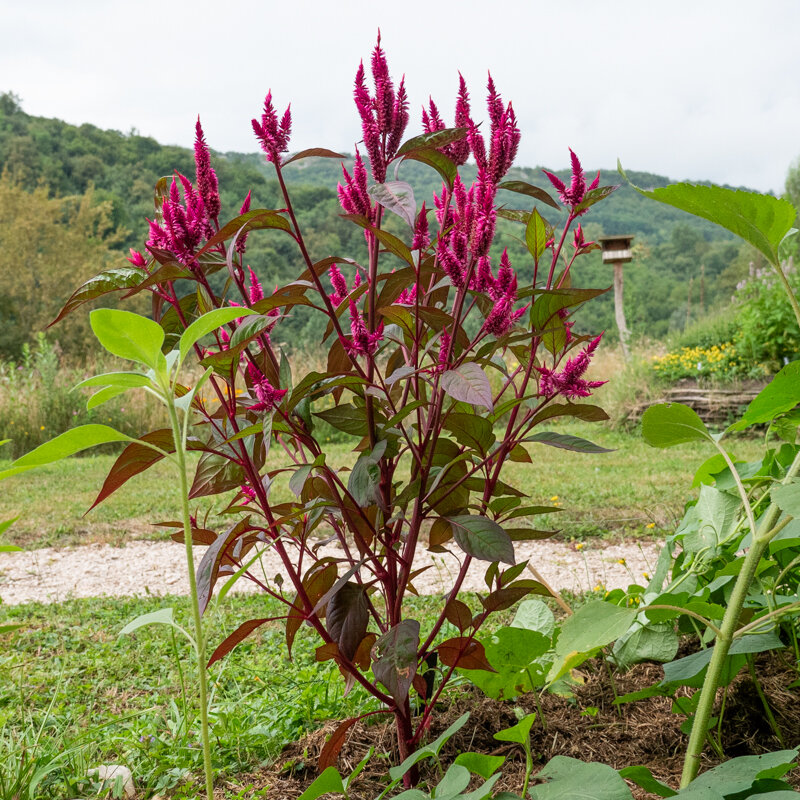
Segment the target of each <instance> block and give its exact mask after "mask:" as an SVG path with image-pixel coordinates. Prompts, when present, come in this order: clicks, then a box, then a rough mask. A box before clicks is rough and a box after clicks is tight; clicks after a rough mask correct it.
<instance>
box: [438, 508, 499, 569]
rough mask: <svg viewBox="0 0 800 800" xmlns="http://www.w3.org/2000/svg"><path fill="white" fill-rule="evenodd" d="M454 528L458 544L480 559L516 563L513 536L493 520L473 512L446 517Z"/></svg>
mask: <svg viewBox="0 0 800 800" xmlns="http://www.w3.org/2000/svg"><path fill="white" fill-rule="evenodd" d="M445 519H446V520H447V522H449V523H450V525H451V527H452V528H453V538H454V539H455V540H456V544H457V545H458V546H459V547H460V548H461V549H462V550H463V551H464V552H465V553H466V554H467V555H470V556H472V557H473V558H477V559H479V560H480V561H501V562H502V563H504V564H514V563H515V557H514V543H513V542H512V541H511V537H510V536H509V535H508V534H507V533H506V532H505V531H504V530H503V529H502V528H501V527H500V526H499V525H498V524H497V523H496V522H494V521H493V520H491V519H488V518H487V517H480V516H476V515H473V514H461V515H459V516H456V517H446V518H445Z"/></svg>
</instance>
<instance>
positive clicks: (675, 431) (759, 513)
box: [640, 184, 800, 788]
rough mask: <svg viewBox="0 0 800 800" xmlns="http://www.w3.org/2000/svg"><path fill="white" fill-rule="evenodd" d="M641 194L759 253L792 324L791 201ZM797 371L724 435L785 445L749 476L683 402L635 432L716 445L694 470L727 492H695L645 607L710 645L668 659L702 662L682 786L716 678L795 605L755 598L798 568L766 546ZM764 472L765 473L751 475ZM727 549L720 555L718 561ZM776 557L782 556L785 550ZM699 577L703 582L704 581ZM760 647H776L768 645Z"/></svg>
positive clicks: (695, 190) (782, 489) (784, 500)
mask: <svg viewBox="0 0 800 800" xmlns="http://www.w3.org/2000/svg"><path fill="white" fill-rule="evenodd" d="M640 191H641V190H640ZM643 193H644V194H646V195H648V196H650V197H653V198H654V199H656V200H660V201H661V202H664V203H668V204H670V205H673V206H675V207H678V208H681V209H683V210H685V211H689V212H690V213H693V214H696V215H698V216H701V217H704V218H705V219H709V220H711V221H713V222H716V223H717V224H719V225H722V226H723V227H726V228H728V229H729V230H731V231H732V232H733V233H735V234H737V235H739V236H741V237H742V238H743V239H745V241H747V242H749V243H750V244H752V245H753V246H754V247H755V248H757V249H758V250H759V251H760V252H761V253H762V254H763V256H764V257H765V258H766V259H767V260H768V262H769V263H770V265H771V266H772V268H773V269H774V272H775V275H776V276H777V279H778V281H779V282H780V284H781V285H782V286H783V287H784V289H785V290H786V293H787V297H788V300H789V303H790V305H791V307H792V309H793V311H794V314H795V317H796V319H797V321H798V324H800V306H799V305H798V301H797V298H796V297H795V295H794V293H793V292H792V289H791V285H790V283H789V281H788V279H787V276H786V274H785V272H784V268H783V265H782V262H781V258H780V251H781V246H782V244H783V242H784V241H785V239H786V238H787V237H788V236H789V235H791V234H792V233H795V232H796V231H794V229H793V228H792V225H793V223H794V220H795V216H796V211H795V209H794V208H793V207H792V206H791V204H789V203H787V202H785V201H781V200H777V199H776V198H774V197H769V196H764V195H755V194H750V193H746V192H737V191H731V190H727V189H722V188H719V187H705V186H691V185H688V184H678V185H675V186H670V187H666V188H663V189H656V190H654V191H649V192H643ZM799 371H800V362H794V363H791V364H788V365H787V366H786V367H784V368H783V369H782V370H781V371H780V372H779V373H778V374H777V375H776V376H775V378H774V380H773V381H772V382H771V383H770V384H769V385H768V386H767V387H766V388H765V389H764V390H763V391H762V392H761V393H760V394H759V395H758V396H757V397H756V398H755V399H754V400H753V401H752V403H751V404H750V405H749V407H748V408H747V410H746V412H745V414H744V416H743V417H742V419H741V420H739V421H738V422H736V423H734V424H733V425H732V426H730V428H729V429H728V430H727V431H725V432H724V433H732V432H734V431H740V430H744V429H747V428H749V427H751V426H753V425H756V424H769V425H770V428H771V430H774V431H776V432H779V433H780V435H781V436H783V437H784V438H787V439H789V441H786V442H784V444H783V446H782V447H781V448H780V449H779V450H777V451H771V452H768V453H767V456H766V457H765V459H764V460H763V462H762V464H760V465H758V468H757V469H756V470H755V471H752V470H751V471H747V470H744V469H742V468H741V467H740V466H739V465H737V464H736V463H735V461H734V459H733V458H732V457H731V455H730V454H729V453H728V451H727V450H726V449H725V447H724V446H723V444H722V443H721V441H722V438H723V436H724V433H723V434H721V435H712V434H711V433H710V431H708V429H707V428H706V426H705V425H704V423H703V422H702V421H701V420H700V418H699V417H698V416H697V414H695V412H694V411H692V410H691V409H690V408H688V407H686V406H682V405H680V404H673V405H659V406H654V407H652V408H650V409H648V411H647V412H646V414H645V416H644V418H643V420H642V432H643V435H644V437H645V439H646V440H647V441H648V443H649V444H651V445H653V446H654V447H661V448H665V447H672V446H675V445H678V444H681V443H684V442H689V441H705V442H707V443H708V444H710V445H711V446H712V447H714V448H715V449H716V450H717V455H716V456H714V458H713V459H712V460H711V461H710V462H707V463H706V464H705V465H704V467H703V468H702V469H701V474H702V475H704V476H706V477H707V476H709V475H712V474H715V473H717V472H720V471H722V470H725V469H727V476H726V477H727V481H728V487H729V492H726V491H724V490H721V489H720V488H711V487H709V486H704V487H703V488H702V490H701V495H700V499H699V500H698V502H697V504H696V505H695V506H694V508H693V509H692V510H690V512H689V514H688V515H687V517H688V519H685V520H684V523H685V524H684V526H683V530H682V531H679V533H681V544H682V547H683V552H682V553H681V554H680V556H679V562H680V567H679V568H680V572H681V574H680V575H679V576H678V577H677V578H676V579H675V580H673V582H672V583H671V585H670V587H669V590H668V592H667V594H666V595H661V596H659V597H656V598H655V599H654V601H653V602H652V604H650V605H649V608H648V607H646V608H645V610H644V614H646V615H647V616H648V617H651V615H652V614H653V613H654V612H655V613H656V617H657V618H660V619H663V616H662V613H663V612H666V613H667V614H668V615H674V616H681V615H688V616H689V617H691V619H693V620H695V621H699V622H700V623H701V624H702V625H703V628H704V632H703V638H704V640H713V641H714V645H713V648H710V649H709V651H705V652H702V653H699V654H697V655H696V656H694V657H689V660H690V661H691V664H687V659H682V662H683V663H682V664H681V662H676V664H677V665H678V666H674V667H673V668H672V670H671V672H672V673H673V677H674V676H675V674H678V675H680V676H681V677H687V667H688V672H693V674H697V672H699V669H697V668H698V667H700V665H701V664H702V666H703V667H705V677H704V680H703V686H702V689H701V691H700V695H699V699H698V701H697V710H696V713H695V716H694V720H693V723H692V729H691V735H690V739H689V745H688V750H687V755H686V760H685V764H684V770H683V775H682V780H681V786H682V788H686V787H689V786H690V785H691V784H692V781H693V780H694V779H695V777H696V775H697V772H698V769H699V764H700V755H701V752H702V748H703V744H704V741H705V739H706V736H707V732H708V730H709V727H710V723H711V713H712V708H713V704H714V700H715V697H716V690H717V687H718V686H719V685H720V683H721V682H722V681H723V673H724V670H725V667H726V665H727V664H729V661H728V659H729V656H730V655H731V654H732V652H733V651H734V646H735V645H736V644H737V643H741V646H742V650H743V651H744V652H748V651H749V652H753V651H756V652H757V651H758V648H752V647H749V646H748V644H750V645H752V643H753V642H752V640H754V639H759V638H761V636H763V635H767V637H769V632H770V631H771V630H772V629H773V628H774V627H775V623H776V620H777V619H779V618H781V617H785V616H786V615H787V614H792V613H794V612H796V611H797V610H798V609H800V601H797V583H796V582H794V585H793V587H792V588H793V590H794V592H793V594H794V597H793V598H791V597H790V598H789V599H787V600H785V601H780V600H778V599H777V598H776V599H772V595H770V599H767V597H766V595H764V594H762V589H763V584H762V578H761V576H762V575H764V574H765V573H766V574H769V573H772V574H773V575H774V576H776V581H777V583H778V586H777V587H774V588H782V587H783V583H784V582H785V581H786V580H787V579H789V578H790V577H791V573H792V567H793V566H795V565H796V563H797V561H796V560H795V559H793V558H791V556H789V559H790V560H789V561H788V563H787V562H786V561H785V560H784V564H785V566H783V567H781V562H780V561H779V560H776V559H775V558H774V557H773V553H772V552H771V545H772V544H773V543H774V542H775V541H779V538H778V537H779V536H780V535H781V533H782V532H783V531H784V530H785V529H786V528H787V527H788V526H789V525H790V524H791V523H792V520H793V519H794V515H795V514H796V513H800V503H797V502H796V498H797V485H798V484H797V481H796V477H797V474H798V472H800V448H798V447H797V445H796V444H795V443H794V442H795V438H796V431H797V422H798V421H797V418H796V416H795V415H794V409H795V407H796V406H797V404H798V403H799V402H800V388H798V387H800V382H798V380H797V376H798V372H799ZM762 469H763V470H764V471H763V472H762V473H761V474H759V471H760V470H762ZM753 477H756V479H757V480H756V482H755V486H753V487H751V488H750V490H748V487H746V485H745V484H746V482H747V481H749V480H750V479H752V478H753ZM702 479H703V478H702V477H701V481H702ZM718 486H719V483H718ZM742 547H746V548H747V552H746V555H744V556H741V557H740V556H738V552H739V550H740V548H742ZM665 553H666V555H665V557H664V558H662V560H661V563H660V572H661V576H660V577H661V580H662V582H663V580H664V577H665V574H664V572H665V569H666V568H668V564H669V558H670V556H671V549H670V548H665ZM726 553H727V558H725V557H724V554H726ZM783 558H784V559H785V558H786V554H784V556H783ZM798 560H800V559H798ZM720 562H722V563H720ZM704 577H707V578H711V579H710V580H708V579H707V580H703V578H704ZM698 585H700V587H701V591H706V592H707V594H705V596H703V595H701V596H700V597H694V598H691V601H689V597H688V596H686V597H683V596H681V595H680V593H679V590H680V589H681V588H683V589H686V590H688V592H687V595H688V594H693V593H694V590H695V589H697V588H698ZM722 587H726V588H725V589H724V592H723V596H722V597H721V598H719V601H718V602H714V600H715V599H716V598H714V597H713V595H712V592H714V591H715V590H718V589H721V588H722ZM654 588H659V587H658V584H654ZM754 589H755V594H756V595H759V594H760V595H761V596H762V598H763V599H762V602H760V603H759V602H756V603H754V604H753V607H752V614H751V615H750V616H751V619H750V620H749V621H747V622H746V623H745V624H742V616H741V615H742V611H743V609H744V608H745V606H746V605H748V601H752V600H753V594H754ZM790 591H791V589H790ZM779 596H780V595H779ZM664 601H666V602H664ZM709 601H711V602H709ZM683 605H686V606H687V608H686V609H685V610H684V609H683V608H682V607H681V606H683ZM659 606H661V608H659ZM714 620H716V622H715V621H714ZM762 641H763V640H762ZM745 643H748V644H745ZM778 643H780V642H779V640H778ZM767 646H775V645H774V641H773V643H772V645H769V644H767ZM706 652H708V654H709V655H708V656H706ZM704 662H705V663H704ZM706 663H707V666H706ZM695 670H696V671H695Z"/></svg>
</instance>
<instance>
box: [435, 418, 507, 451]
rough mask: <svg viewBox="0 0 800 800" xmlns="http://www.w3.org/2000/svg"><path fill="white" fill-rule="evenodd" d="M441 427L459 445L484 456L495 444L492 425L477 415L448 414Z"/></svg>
mask: <svg viewBox="0 0 800 800" xmlns="http://www.w3.org/2000/svg"><path fill="white" fill-rule="evenodd" d="M443 425H444V429H445V430H446V431H448V432H449V433H452V434H453V437H454V438H455V440H456V441H457V442H458V443H459V444H461V445H464V447H468V448H469V449H471V450H475V451H477V452H478V453H481V454H484V455H485V454H486V453H487V452H488V450H489V448H490V447H491V446H492V445H493V444H494V442H495V436H494V431H493V430H492V423H491V422H490V421H489V420H488V419H486V417H485V416H482V415H479V414H464V413H460V412H456V413H454V414H448V415H447V417H446V418H445V420H444V423H443Z"/></svg>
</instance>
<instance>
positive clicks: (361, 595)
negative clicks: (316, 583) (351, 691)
mask: <svg viewBox="0 0 800 800" xmlns="http://www.w3.org/2000/svg"><path fill="white" fill-rule="evenodd" d="M325 618H326V620H327V626H328V633H329V634H330V635H331V638H332V639H333V640H334V641H335V642H336V643H337V644H338V645H339V652H340V653H341V654H342V655H343V656H344V657H345V658H346V659H347V660H348V661H352V660H353V656H354V655H355V653H356V650H357V649H358V645H359V644H360V642H361V640H362V639H363V638H364V635H365V634H366V632H367V623H368V622H369V612H368V611H367V594H366V592H365V591H364V587H363V586H360V585H359V584H357V583H355V582H353V581H348V582H347V583H345V585H344V586H342V587H341V588H340V589H339V591H338V592H336V594H334V595H333V597H331V599H330V600H329V601H328V607H327V612H326V615H325Z"/></svg>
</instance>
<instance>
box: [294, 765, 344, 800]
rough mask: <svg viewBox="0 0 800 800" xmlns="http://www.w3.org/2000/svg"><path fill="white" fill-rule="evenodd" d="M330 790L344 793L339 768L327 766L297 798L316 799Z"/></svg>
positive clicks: (299, 799)
mask: <svg viewBox="0 0 800 800" xmlns="http://www.w3.org/2000/svg"><path fill="white" fill-rule="evenodd" d="M331 792H338V793H339V794H344V783H342V776H341V775H340V774H339V770H338V769H336V767H327V768H326V769H325V770H324V771H323V772H322V774H321V775H320V776H319V777H318V778H316V779H315V780H314V782H313V783H312V784H311V786H309V787H308V789H306V790H305V791H304V792H303V794H301V795H300V797H299V798H298V799H297V800H317V798H319V797H322V795H324V794H329V793H331Z"/></svg>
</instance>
